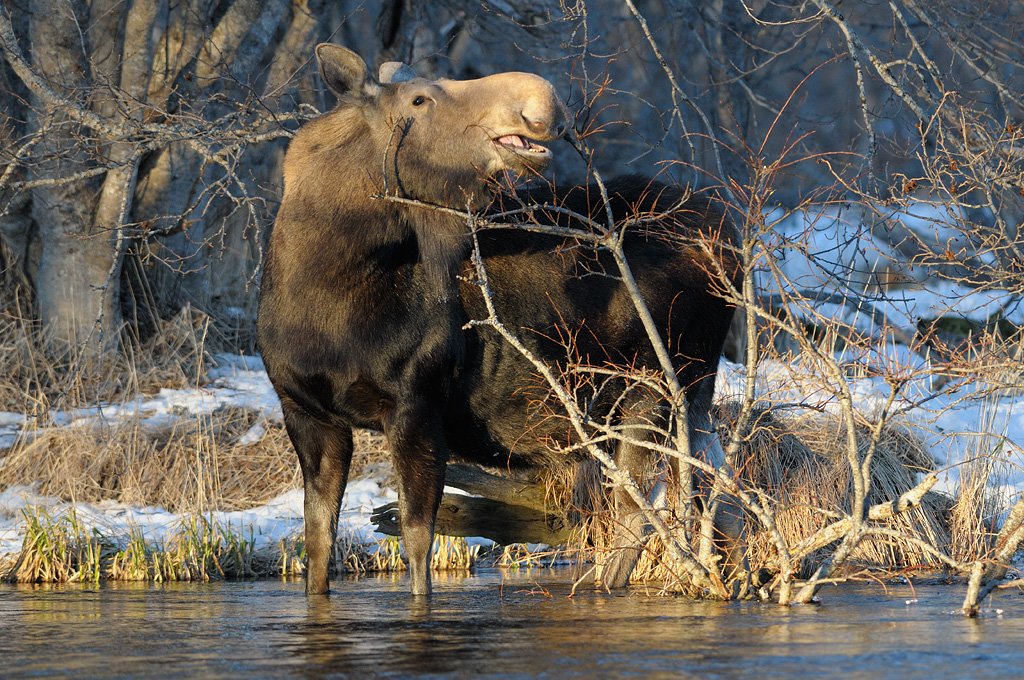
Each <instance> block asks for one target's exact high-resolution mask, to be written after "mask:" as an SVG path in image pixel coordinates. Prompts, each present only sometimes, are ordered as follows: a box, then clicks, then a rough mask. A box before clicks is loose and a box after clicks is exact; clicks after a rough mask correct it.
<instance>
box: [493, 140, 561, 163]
mask: <svg viewBox="0 0 1024 680" xmlns="http://www.w3.org/2000/svg"><path fill="white" fill-rule="evenodd" d="M493 141H494V143H495V144H496V145H497V146H500V147H502V148H505V149H508V150H509V151H511V152H512V153H515V154H519V155H520V156H526V157H528V158H547V157H549V156H550V155H551V151H550V150H549V149H548V148H547V147H544V146H541V145H540V144H535V143H534V142H532V141H530V140H529V139H527V138H526V137H523V136H522V135H505V136H504V137H498V138H497V139H495V140H493Z"/></svg>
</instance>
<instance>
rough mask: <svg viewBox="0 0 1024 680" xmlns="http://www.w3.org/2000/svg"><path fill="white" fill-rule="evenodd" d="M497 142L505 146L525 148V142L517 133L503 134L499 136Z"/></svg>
mask: <svg viewBox="0 0 1024 680" xmlns="http://www.w3.org/2000/svg"><path fill="white" fill-rule="evenodd" d="M498 143H499V144H504V145H506V146H516V147H519V148H522V149H525V148H526V142H525V141H524V140H523V138H522V137H520V136H519V135H505V136H504V137H499V138H498Z"/></svg>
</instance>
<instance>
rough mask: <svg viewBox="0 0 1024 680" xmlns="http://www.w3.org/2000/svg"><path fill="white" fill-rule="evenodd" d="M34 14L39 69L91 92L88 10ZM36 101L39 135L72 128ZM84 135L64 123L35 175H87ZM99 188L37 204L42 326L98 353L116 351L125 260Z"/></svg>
mask: <svg viewBox="0 0 1024 680" xmlns="http://www.w3.org/2000/svg"><path fill="white" fill-rule="evenodd" d="M34 10H35V11H34V12H33V13H32V18H31V20H30V22H29V34H30V36H31V40H30V42H31V45H32V62H33V66H34V67H35V69H36V70H37V71H38V72H39V73H40V74H41V75H42V76H43V77H44V78H46V79H47V80H48V81H49V82H50V83H52V84H53V85H54V86H55V87H56V88H57V89H58V91H64V92H73V91H74V90H73V88H75V87H79V86H84V85H85V84H86V73H85V68H84V66H83V63H85V59H84V54H83V52H84V49H85V46H84V45H82V43H81V34H80V32H79V21H78V19H77V17H82V16H84V14H85V12H84V8H83V7H82V5H81V4H80V3H69V2H66V1H63V0H43V1H42V2H39V3H38V4H37V5H36V6H35V7H34ZM34 99H36V98H35V97H34ZM34 103H35V106H34V107H33V108H34V109H35V110H36V111H37V112H38V113H36V114H35V115H34V116H33V126H34V127H35V128H36V129H39V127H41V126H43V125H49V124H51V121H56V122H64V123H67V121H66V120H65V119H64V117H63V115H62V114H61V112H60V111H52V110H47V105H46V104H45V103H44V102H43V101H40V100H38V99H36V101H35V102H34ZM44 111H45V113H42V112H44ZM77 130H78V128H77V126H75V125H70V124H64V125H60V126H54V128H53V129H52V130H50V131H49V132H48V133H47V134H46V136H45V138H44V139H43V141H42V142H41V143H40V144H41V146H44V147H45V156H44V157H45V158H46V160H45V161H43V162H42V163H40V164H39V165H38V166H36V167H35V168H33V171H34V172H33V174H34V176H36V177H48V178H52V177H62V176H67V175H71V174H73V173H75V172H77V171H81V170H82V169H84V167H85V161H86V159H85V158H84V156H83V153H82V151H81V150H80V148H79V147H80V144H79V140H78V139H76V136H75V133H76V131H77ZM98 189H99V187H98V181H97V180H95V179H85V180H81V181H74V182H65V183H61V184H56V185H54V186H44V187H38V188H36V189H35V191H34V194H33V200H32V217H33V219H34V220H35V221H36V223H37V224H38V225H39V231H40V241H41V243H42V255H41V258H40V263H39V273H38V276H37V277H36V294H37V300H38V304H39V313H40V316H41V320H42V321H43V323H44V325H46V326H47V327H48V329H49V331H50V332H51V333H52V337H53V339H54V340H55V341H57V342H58V343H59V344H61V345H64V346H66V347H68V348H72V349H74V348H83V349H86V348H88V349H89V350H92V351H96V350H101V349H102V348H103V347H104V346H107V345H109V343H110V342H111V340H112V339H113V338H116V332H117V330H118V329H119V328H120V324H121V314H120V307H119V304H118V286H117V280H116V278H114V279H113V280H111V278H112V277H110V272H111V271H112V270H115V269H116V259H117V255H116V253H115V251H114V248H113V247H112V244H113V239H112V237H111V234H110V233H109V232H107V231H105V230H103V229H100V228H98V226H97V225H96V223H95V221H94V215H95V207H96V205H97V201H96V196H97V191H98Z"/></svg>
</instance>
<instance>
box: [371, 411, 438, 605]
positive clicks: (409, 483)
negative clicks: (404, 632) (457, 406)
mask: <svg viewBox="0 0 1024 680" xmlns="http://www.w3.org/2000/svg"><path fill="white" fill-rule="evenodd" d="M385 433H386V434H387V437H388V443H389V444H390V445H391V451H392V453H393V456H394V465H395V472H396V474H397V476H398V486H399V493H398V511H399V514H400V516H401V526H402V543H403V545H404V546H405V555H406V559H407V560H408V561H409V578H410V581H411V585H412V594H413V595H430V590H431V583H430V556H431V550H432V548H433V543H434V520H435V518H436V516H437V508H438V506H439V505H440V504H441V495H442V492H443V491H444V476H445V468H446V466H447V448H446V446H445V440H444V435H443V434H442V430H441V419H440V417H437V416H435V415H433V414H428V413H423V412H422V410H420V409H415V410H406V411H404V412H401V413H397V414H396V415H395V417H394V418H393V419H392V422H391V423H390V424H389V425H388V426H387V427H385Z"/></svg>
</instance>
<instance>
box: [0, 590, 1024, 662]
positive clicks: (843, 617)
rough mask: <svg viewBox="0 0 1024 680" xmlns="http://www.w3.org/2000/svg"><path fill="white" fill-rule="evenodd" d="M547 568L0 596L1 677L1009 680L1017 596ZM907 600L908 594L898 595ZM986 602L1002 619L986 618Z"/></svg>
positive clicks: (1023, 607) (1022, 656)
mask: <svg viewBox="0 0 1024 680" xmlns="http://www.w3.org/2000/svg"><path fill="white" fill-rule="evenodd" d="M570 587H571V584H570V582H569V580H568V576H567V575H566V574H565V573H564V572H563V573H558V572H550V571H535V572H532V573H527V574H519V575H516V574H512V575H502V574H501V573H498V572H494V571H484V572H481V573H480V574H477V575H473V576H469V575H466V576H457V577H453V576H449V577H447V578H445V577H442V578H441V579H440V580H439V582H436V583H435V595H434V597H433V599H432V600H431V601H430V603H429V605H426V604H422V603H421V604H416V603H415V601H414V600H412V599H411V598H410V597H409V595H407V593H406V588H407V584H406V583H405V582H404V581H403V580H402V579H401V578H392V577H388V578H368V579H360V580H350V581H340V582H337V583H335V584H334V590H335V593H334V595H332V596H331V597H330V598H314V599H312V600H308V601H307V599H306V597H305V596H304V595H303V592H302V584H301V583H300V582H287V583H285V582H280V581H257V582H241V583H240V582H234V583H213V584H169V585H143V584H110V585H104V586H102V587H98V588H96V587H81V586H64V587H57V586H13V585H0V677H4V678H21V677H83V678H147V677H151V678H184V677H203V678H218V677H220V678H236V677H245V678H269V677H274V678H291V677H299V678H318V677H367V676H392V677H407V676H410V675H417V674H425V675H432V676H435V677H446V676H447V677H468V676H485V677H508V678H515V677H529V676H541V677H551V678H563V677H574V676H575V677H579V676H584V677H592V678H598V677H616V676H617V677H637V678H653V677H691V676H692V677H698V676H699V677H701V678H731V677H751V676H755V677H759V678H771V677H780V678H792V677H839V676H843V677H846V678H882V677H894V678H895V677H898V678H908V677H922V678H924V677H927V678H983V677H993V678H994V677H1000V678H1012V677H1021V676H1022V674H1024V595H1021V594H1019V593H1003V594H999V595H998V597H997V599H996V600H995V601H994V602H993V603H992V604H991V605H990V607H989V610H988V611H987V612H986V616H984V617H983V618H981V619H979V620H968V619H964V618H962V617H960V616H959V615H958V614H956V613H955V611H956V610H957V609H958V607H959V604H960V599H961V598H962V596H963V590H962V588H956V587H941V586H931V587H919V588H917V589H916V591H911V590H910V589H909V588H907V587H903V586H901V587H898V588H892V587H890V588H889V589H888V591H886V590H885V589H883V588H882V587H881V586H856V587H848V586H844V587H839V588H829V589H826V590H825V591H824V592H823V593H822V599H823V601H824V604H823V605H821V606H804V607H793V608H780V607H777V606H774V605H763V604H755V603H732V604H723V603H711V602H692V601H689V600H685V599H680V598H664V597H647V596H644V595H643V594H641V593H638V592H636V591H634V592H632V593H628V594H618V595H608V594H604V593H597V592H593V591H589V590H588V591H583V592H577V594H576V595H575V596H574V597H572V598H571V599H570V598H568V597H567V595H568V593H569V591H570ZM914 599H916V602H911V603H909V604H908V602H907V601H908V600H914ZM996 608H998V609H1002V610H1003V612H1004V613H1003V615H1001V616H1000V615H998V614H997V612H996V610H995V609H996Z"/></svg>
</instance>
